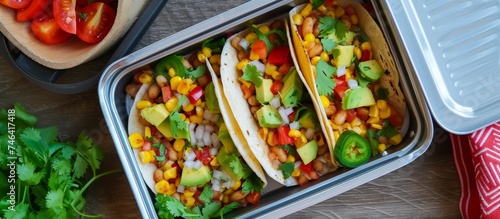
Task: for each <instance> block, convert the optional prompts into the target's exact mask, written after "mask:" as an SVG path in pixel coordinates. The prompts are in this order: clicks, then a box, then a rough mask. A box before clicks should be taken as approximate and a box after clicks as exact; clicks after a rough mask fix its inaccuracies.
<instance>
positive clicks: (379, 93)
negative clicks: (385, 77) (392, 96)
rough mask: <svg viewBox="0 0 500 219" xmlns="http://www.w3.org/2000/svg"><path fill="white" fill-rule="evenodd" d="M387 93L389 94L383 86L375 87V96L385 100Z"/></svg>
mask: <svg viewBox="0 0 500 219" xmlns="http://www.w3.org/2000/svg"><path fill="white" fill-rule="evenodd" d="M387 95H389V90H387V89H385V88H379V89H377V97H378V99H382V100H387Z"/></svg>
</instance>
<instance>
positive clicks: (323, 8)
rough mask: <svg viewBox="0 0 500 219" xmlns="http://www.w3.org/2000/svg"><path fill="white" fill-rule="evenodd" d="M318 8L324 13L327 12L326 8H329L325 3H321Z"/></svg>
mask: <svg viewBox="0 0 500 219" xmlns="http://www.w3.org/2000/svg"><path fill="white" fill-rule="evenodd" d="M317 10H318V11H321V12H323V13H325V12H326V10H327V8H326V7H325V6H324V5H321V6H319V7H318V8H317Z"/></svg>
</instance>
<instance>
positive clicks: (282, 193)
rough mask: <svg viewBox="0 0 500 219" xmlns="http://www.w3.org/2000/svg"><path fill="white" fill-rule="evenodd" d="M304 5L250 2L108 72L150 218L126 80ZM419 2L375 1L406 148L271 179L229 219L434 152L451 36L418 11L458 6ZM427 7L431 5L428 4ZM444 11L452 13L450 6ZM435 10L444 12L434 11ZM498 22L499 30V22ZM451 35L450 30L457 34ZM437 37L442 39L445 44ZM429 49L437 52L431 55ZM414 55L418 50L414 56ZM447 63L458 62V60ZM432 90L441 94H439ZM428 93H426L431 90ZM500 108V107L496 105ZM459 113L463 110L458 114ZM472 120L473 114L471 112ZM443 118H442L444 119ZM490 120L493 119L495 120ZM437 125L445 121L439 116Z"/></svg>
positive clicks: (301, 200) (312, 198) (114, 120)
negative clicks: (295, 180) (300, 177)
mask: <svg viewBox="0 0 500 219" xmlns="http://www.w3.org/2000/svg"><path fill="white" fill-rule="evenodd" d="M304 2H305V1H304V0H302V1H298V0H296V1H293V0H274V1H269V0H254V1H250V2H247V3H245V4H243V5H241V6H238V7H236V8H234V9H232V10H229V11H227V12H224V13H222V14H219V15H217V16H215V17H212V18H210V19H208V20H206V21H203V22H201V23H198V24H196V25H194V26H192V27H189V28H187V29H185V30H182V31H180V32H178V33H176V34H173V35H171V36H169V37H167V38H165V39H163V40H161V41H158V42H156V43H154V44H152V45H149V46H147V47H145V48H143V49H141V50H138V51H136V52H134V53H132V54H130V55H128V56H126V57H124V58H122V59H120V60H118V61H117V62H115V63H113V64H112V65H110V66H109V67H108V68H107V69H106V71H105V72H104V74H103V76H102V78H101V80H100V83H99V87H98V92H99V97H100V103H101V108H102V110H103V113H104V117H105V119H106V121H107V124H108V127H109V130H110V133H111V136H112V138H113V141H114V143H115V146H116V150H117V153H118V155H119V157H120V159H121V162H122V165H123V168H124V170H125V173H126V175H127V177H128V180H129V183H130V186H131V188H132V191H133V193H134V195H135V198H136V200H137V204H138V206H139V209H140V211H141V214H142V216H143V217H144V218H157V215H156V211H155V209H154V206H153V203H154V195H153V194H152V193H151V192H150V191H149V189H148V187H147V186H146V184H145V183H144V181H143V179H142V175H141V173H140V170H139V167H138V164H137V158H136V157H134V154H133V151H132V148H131V147H130V146H129V144H128V140H127V131H126V130H127V118H128V113H127V104H126V94H125V92H124V90H125V86H126V85H127V83H129V82H130V81H131V80H132V74H131V72H132V71H133V70H134V69H137V68H139V67H141V66H144V65H146V64H149V63H154V62H156V61H158V60H159V59H161V58H162V57H165V56H167V55H169V54H172V53H177V52H179V53H181V54H183V53H187V52H189V51H192V50H193V48H195V47H198V48H199V46H200V44H201V43H202V42H203V41H204V40H205V39H207V38H209V37H217V36H225V35H226V34H228V33H234V32H237V31H239V30H242V29H243V28H244V27H245V25H244V24H245V23H246V22H248V21H251V22H252V23H260V22H263V21H266V20H270V19H272V18H276V17H277V16H279V17H281V16H282V17H286V16H288V11H289V10H290V9H292V8H293V7H294V6H296V5H299V4H301V3H304ZM418 2H419V3H411V1H410V0H406V1H389V0H385V1H383V0H381V1H375V2H373V3H374V6H375V9H376V12H377V17H378V20H379V22H380V26H381V27H382V29H383V31H384V33H385V34H386V37H387V40H388V43H389V45H390V47H391V50H392V52H393V54H394V57H395V59H396V63H397V67H398V68H399V73H400V75H399V76H400V85H401V87H402V90H403V93H404V95H405V97H406V100H407V106H408V115H409V119H410V122H409V124H410V125H409V129H408V132H407V134H406V136H405V137H404V139H403V141H402V143H401V144H400V145H398V146H396V147H391V148H389V150H388V154H387V155H385V156H380V157H376V158H373V159H372V160H371V161H370V162H368V163H367V164H365V165H362V166H360V167H358V168H355V169H350V170H347V169H340V170H338V171H335V172H333V173H330V174H328V175H324V176H322V177H320V179H319V180H316V181H312V182H310V183H308V184H307V185H305V186H296V187H290V188H286V187H283V186H281V185H278V184H277V183H274V182H273V180H269V182H270V183H269V186H268V187H267V188H266V190H265V194H264V195H263V196H262V198H261V200H260V201H259V204H258V205H255V206H247V207H245V208H241V209H237V210H235V211H234V212H231V213H230V215H228V217H242V218H256V217H273V218H275V217H280V216H284V215H287V214H290V213H292V212H295V211H298V210H300V209H303V208H306V207H308V206H311V205H313V204H316V203H318V202H321V201H323V200H326V199H328V198H331V197H333V196H336V195H338V194H340V193H343V192H345V191H348V190H350V189H352V188H355V187H357V186H359V185H361V184H364V183H366V182H369V181H371V180H373V179H376V178H378V177H380V176H383V175H385V174H387V173H389V172H391V171H394V170H396V169H398V168H400V167H402V166H404V165H406V164H408V163H410V162H412V161H413V160H415V159H416V158H417V157H419V156H420V155H422V154H423V153H424V152H425V151H426V150H427V148H428V147H429V145H430V143H431V140H432V137H433V133H434V130H433V129H434V128H433V122H432V118H431V113H430V111H429V108H433V107H428V105H427V101H428V102H429V103H431V104H433V106H434V105H435V104H434V99H437V98H435V97H434V96H433V95H434V94H433V92H438V91H436V90H440V89H442V87H441V86H445V87H446V85H449V83H444V84H442V83H441V81H437V82H436V81H433V80H435V77H436V76H435V75H434V74H440V70H442V69H440V68H449V67H450V66H446V63H445V64H442V63H441V62H440V61H441V60H439V59H435V60H432V58H433V57H434V58H436V56H430V57H429V54H434V55H435V54H436V53H440V52H441V50H440V49H435V48H433V47H432V46H431V45H430V43H432V42H433V41H432V40H434V39H435V38H438V37H447V36H448V37H451V36H449V35H446V34H444V35H443V36H437V35H436V37H434V36H433V37H430V36H427V35H425V34H424V33H422V32H420V31H424V32H426V31H429V30H424V29H422V28H423V26H425V23H422V22H421V20H425V19H427V18H426V16H425V14H424V15H422V14H418V13H416V11H422V10H421V8H418V7H417V6H418V5H422V4H427V6H428V5H432V4H441V3H442V2H451V0H449V1H424V2H420V1H418ZM464 4H465V3H464ZM484 4H488V3H484ZM444 5H446V4H444ZM462 7H465V5H462ZM424 9H429V8H428V7H427V8H426V7H424ZM442 10H446V9H444V8H443V9H442ZM429 13H431V12H429ZM432 13H437V12H435V11H432ZM478 16H479V15H478ZM396 18H397V19H396ZM419 19H420V20H419ZM436 25H443V23H442V22H441V23H439V22H438V24H436ZM495 25H496V26H498V24H495ZM419 27H420V28H419ZM442 28H446V27H442ZM447 30H448V31H450V29H447ZM421 37H424V38H421ZM437 40H438V41H439V40H440V39H437ZM439 42H443V41H439ZM459 42H460V41H459ZM425 43H427V44H425ZM426 45H427V46H431V47H429V48H427V49H428V50H426V47H425V46H426ZM444 46H450V45H444ZM443 48H444V47H443ZM408 51H412V52H411V53H409V52H408ZM447 52H448V53H447ZM447 52H446V51H443V54H446V55H451V56H457V55H459V52H457V51H447ZM452 52H455V53H452ZM449 53H451V54H449ZM496 53H498V51H496ZM469 57H470V55H469ZM476 57H478V58H480V57H481V56H480V55H476ZM496 60H498V59H496ZM432 61H433V62H432ZM453 61H455V60H453ZM448 64H449V65H451V64H453V63H448ZM434 65H436V66H434ZM442 65H444V66H442ZM497 65H498V63H497ZM451 67H454V66H451ZM497 69H498V68H497ZM498 80H500V79H494V80H493V81H498ZM434 82H435V83H434ZM450 83H452V82H450ZM497 84H498V83H497ZM436 85H437V86H436ZM433 86H434V88H436V89H432V87H433ZM496 86H498V85H496ZM422 88H424V89H425V90H426V91H425V92H424V91H423V89H422ZM447 88H448V87H447ZM448 91H450V89H448ZM438 93H439V92H438ZM448 93H450V92H448ZM440 95H441V96H440V97H442V96H443V94H442V93H440ZM448 97H453V96H448ZM498 98H499V96H498V95H497V96H494V100H496V99H498ZM448 99H450V98H448ZM478 107H479V108H481V107H484V108H487V109H490V107H491V104H489V105H488V104H480V105H478ZM445 108H446V107H439V106H438V107H435V108H433V110H434V112H435V111H443V109H445ZM447 109H448V113H449V112H451V111H453V109H452V110H449V109H450V108H447ZM496 109H500V108H498V107H497V108H496ZM465 111H467V109H465ZM497 111H498V110H497ZM455 112H457V111H456V110H455ZM445 113H446V112H445ZM474 113H475V112H472V114H473V116H475V115H474ZM437 114H438V112H436V113H435V115H437ZM467 115H470V112H469V114H467ZM499 115H500V113H496V115H495V118H494V119H498V117H499ZM454 116H455V117H453V119H452V120H453V121H459V120H460V119H461V120H460V121H461V124H462V125H464V124H465V127H464V126H459V128H457V126H446V125H447V124H446V123H444V122H441V123H440V124H442V125H444V126H445V129H447V130H450V131H452V132H453V131H455V132H457V133H461V132H471V131H472V130H473V129H475V128H478V127H480V126H481V125H485V124H486V123H485V119H482V120H481V121H476V122H475V123H474V124H472V123H470V122H469V123H468V121H470V118H469V117H467V118H459V117H460V115H454ZM439 117H441V118H442V116H440V115H439ZM446 119H447V118H446ZM488 119H491V117H489V118H488ZM438 121H443V120H439V119H438ZM447 127H448V128H447Z"/></svg>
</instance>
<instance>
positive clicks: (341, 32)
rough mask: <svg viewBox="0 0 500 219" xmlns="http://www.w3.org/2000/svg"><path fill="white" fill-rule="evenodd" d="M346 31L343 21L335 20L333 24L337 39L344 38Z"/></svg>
mask: <svg viewBox="0 0 500 219" xmlns="http://www.w3.org/2000/svg"><path fill="white" fill-rule="evenodd" d="M347 31H348V30H347V26H346V25H345V24H344V23H343V22H337V23H336V24H335V36H337V39H344V38H345V36H346V34H347Z"/></svg>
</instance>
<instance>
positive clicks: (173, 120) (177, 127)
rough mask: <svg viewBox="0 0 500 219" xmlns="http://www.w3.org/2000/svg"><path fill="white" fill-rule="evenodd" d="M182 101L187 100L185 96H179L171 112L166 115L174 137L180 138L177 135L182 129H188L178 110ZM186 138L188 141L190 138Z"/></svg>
mask: <svg viewBox="0 0 500 219" xmlns="http://www.w3.org/2000/svg"><path fill="white" fill-rule="evenodd" d="M184 101H187V97H186V96H181V97H180V98H179V102H178V103H177V105H176V106H175V108H174V110H173V112H172V113H171V114H170V116H169V117H168V119H169V120H170V130H171V132H172V135H173V137H174V138H180V136H179V135H180V134H181V132H182V131H184V132H186V131H188V124H187V123H186V122H184V120H183V119H182V118H181V115H180V114H179V112H178V110H179V108H180V107H181V106H182V103H184ZM188 140H189V141H190V140H191V138H188Z"/></svg>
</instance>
